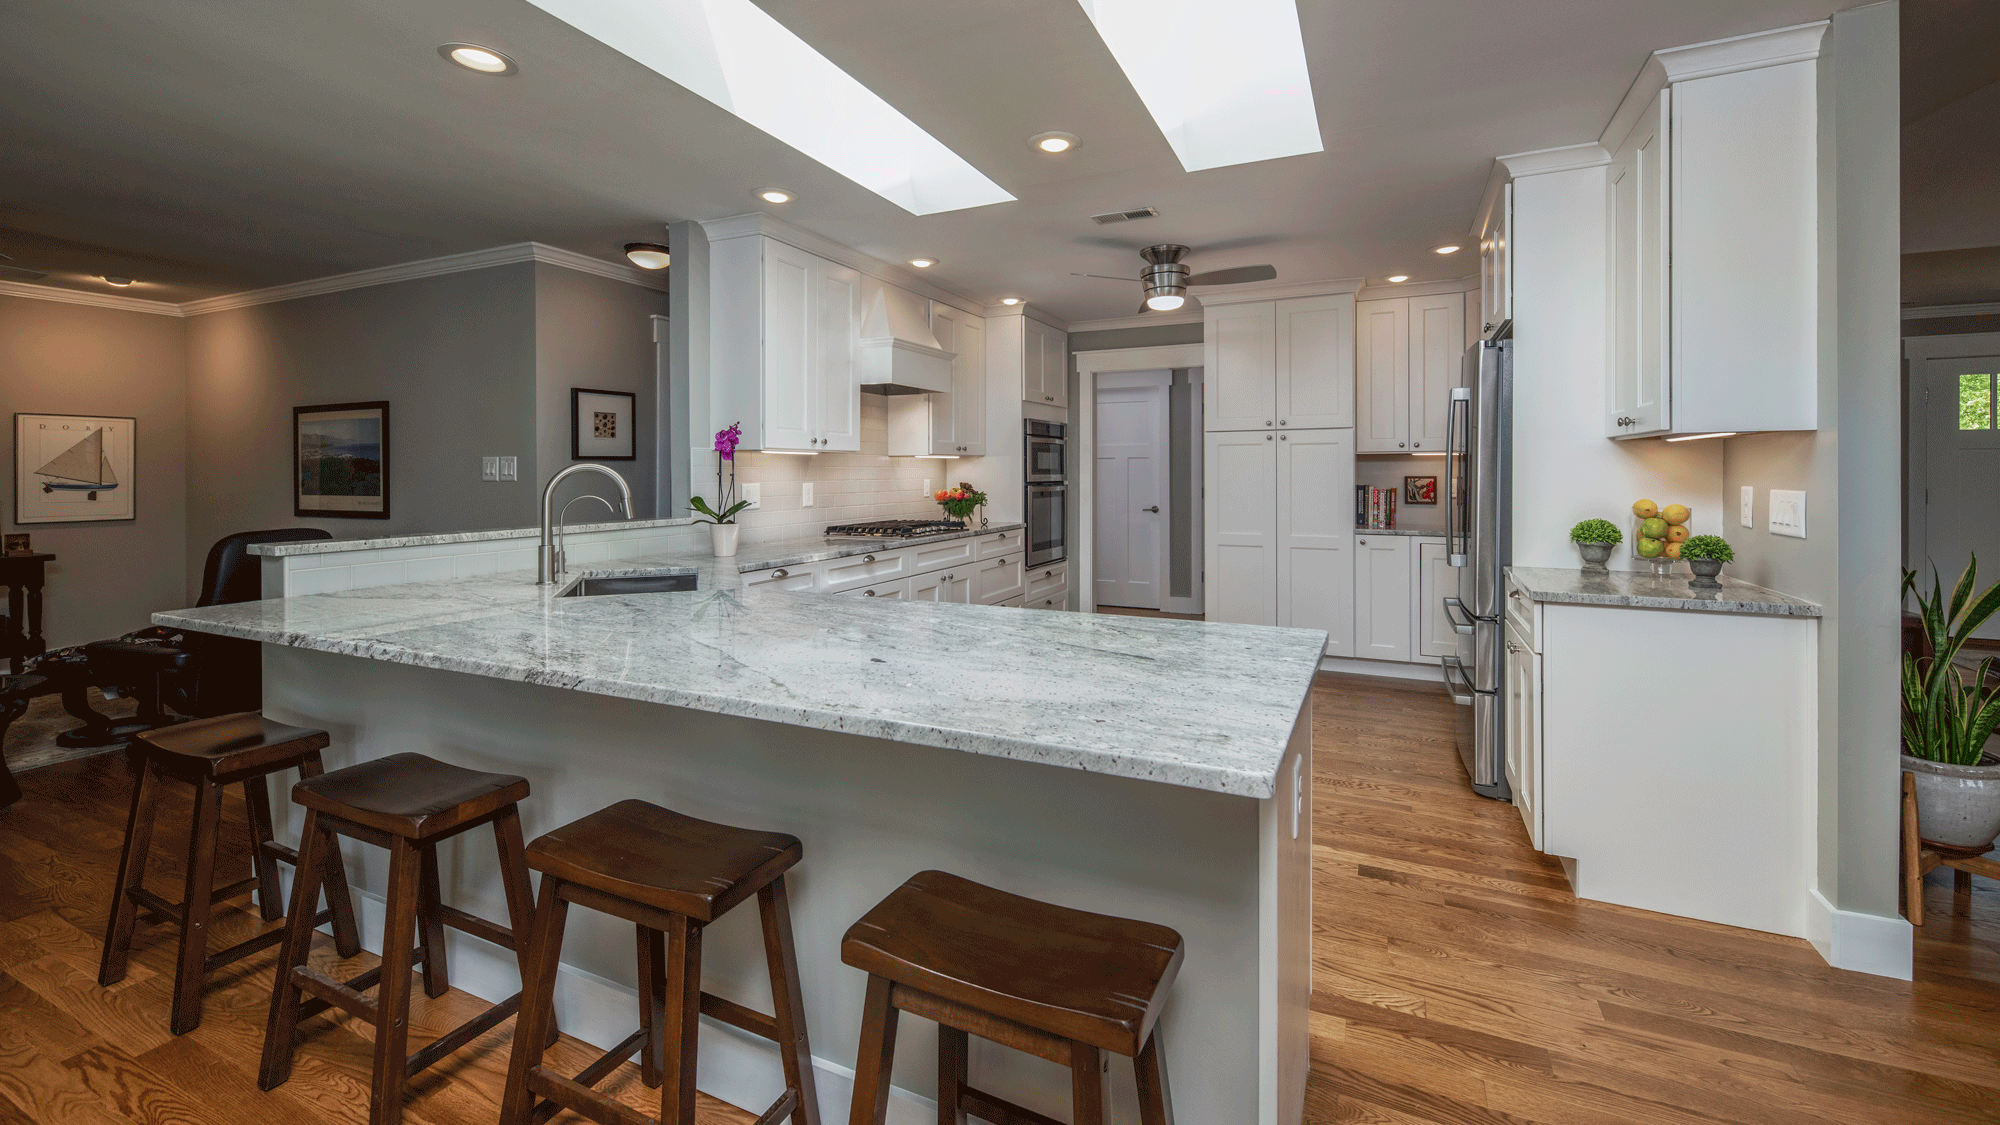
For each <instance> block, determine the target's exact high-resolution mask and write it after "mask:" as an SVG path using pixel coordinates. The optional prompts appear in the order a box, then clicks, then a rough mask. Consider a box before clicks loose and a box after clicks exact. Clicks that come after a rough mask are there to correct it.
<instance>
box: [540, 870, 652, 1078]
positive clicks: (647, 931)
mask: <svg viewBox="0 0 2000 1125" xmlns="http://www.w3.org/2000/svg"><path fill="white" fill-rule="evenodd" d="M542 877H543V878H544V879H546V878H548V876H546V875H544V876H542ZM632 928H633V929H634V930H635V931H637V933H638V945H639V1030H641V1031H643V1032H645V1033H646V1042H645V1045H644V1046H641V1047H640V1048H639V1080H640V1081H641V1082H644V1083H645V1084H646V1085H647V1086H648V1087H650V1088H652V1089H655V1090H657V1089H659V1088H660V1062H661V1059H662V1058H663V1057H664V1056H665V1054H666V1050H667V1007H666V1006H667V935H665V934H663V933H661V932H660V931H658V930H656V929H653V928H652V927H650V926H639V925H635V926H633V927H632Z"/></svg>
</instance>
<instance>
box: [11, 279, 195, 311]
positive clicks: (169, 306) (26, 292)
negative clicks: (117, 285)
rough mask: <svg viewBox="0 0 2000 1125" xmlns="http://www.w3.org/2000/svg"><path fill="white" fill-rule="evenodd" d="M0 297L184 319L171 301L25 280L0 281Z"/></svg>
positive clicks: (179, 309)
mask: <svg viewBox="0 0 2000 1125" xmlns="http://www.w3.org/2000/svg"><path fill="white" fill-rule="evenodd" d="M0 297H26V298H28V299H29V300H31V301H54V302H56V303H57V304H59V305H88V306H89V307H91V308H94V309H116V310H118V311H119V312H135V313H150V314H151V315H153V316H185V315H187V314H186V313H183V312H182V311H181V306H180V305H177V304H174V303H173V302H172V301H148V300H146V299H145V298H144V297H125V296H120V295H119V294H116V293H91V292H88V291H85V290H82V289H57V288H55V287H53V286H49V285H33V284H30V283H28V282H25V281H0Z"/></svg>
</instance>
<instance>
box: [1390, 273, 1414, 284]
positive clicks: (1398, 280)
mask: <svg viewBox="0 0 2000 1125" xmlns="http://www.w3.org/2000/svg"><path fill="white" fill-rule="evenodd" d="M1408 280H1410V275H1409V274H1406V273H1399V274H1395V275H1393V276H1391V277H1390V278H1389V284H1391V285H1401V284H1402V283H1404V282H1405V281H1408Z"/></svg>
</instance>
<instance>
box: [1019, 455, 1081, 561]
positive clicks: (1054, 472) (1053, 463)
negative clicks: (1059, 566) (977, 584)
mask: <svg viewBox="0 0 2000 1125" xmlns="http://www.w3.org/2000/svg"><path fill="white" fill-rule="evenodd" d="M1024 430H1025V434H1024V436H1023V438H1022V441H1023V443H1024V448H1023V453H1024V457H1023V463H1024V464H1025V466H1026V468H1027V478H1028V483H1027V490H1028V496H1027V503H1026V504H1025V505H1023V509H1022V510H1023V511H1025V512H1026V513H1027V521H1028V565H1029V566H1031V567H1035V566H1043V565H1046V564H1048V563H1053V562H1061V561H1062V560H1063V559H1066V558H1068V557H1069V540H1068V538H1067V531H1066V530H1065V529H1066V528H1067V527H1068V525H1069V440H1068V436H1067V435H1068V433H1069V427H1068V426H1066V425H1065V424H1063V423H1061V422H1044V421H1041V420H1040V419H1038V418H1029V419H1027V421H1026V423H1025V424H1024Z"/></svg>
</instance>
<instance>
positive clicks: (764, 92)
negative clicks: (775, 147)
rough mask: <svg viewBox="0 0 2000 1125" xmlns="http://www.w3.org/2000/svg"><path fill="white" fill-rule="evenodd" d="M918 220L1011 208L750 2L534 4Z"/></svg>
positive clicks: (954, 157) (968, 168)
mask: <svg viewBox="0 0 2000 1125" xmlns="http://www.w3.org/2000/svg"><path fill="white" fill-rule="evenodd" d="M531 2H532V3H533V4H534V5H535V6H536V7H538V8H540V9H542V10H543V11H545V12H547V13H549V14H550V15H552V16H555V17H556V18H557V19H559V20H562V21H563V22H565V23H567V24H569V25H570V26H572V27H574V28H576V29H577V30H578V31H581V32H583V33H584V34H586V35H588V36H590V37H591V38H593V39H596V40H598V41H599V42H602V43H603V44H604V45H606V46H608V47H611V48H612V49H614V50H617V51H619V52H622V53H623V54H625V55H627V56H629V57H631V58H632V59H633V60H634V61H636V62H639V63H641V64H643V65H645V66H647V67H650V68H652V69H653V70H655V71H658V72H659V73H660V74H662V75H665V76H666V77H667V78H669V79H672V80H673V81H674V82H676V83H678V84H680V85H681V86H685V87H686V88H687V89H689V90H692V91H693V92H695V93H697V94H700V95H701V96H702V97H704V98H707V99H708V100H709V101H711V102H714V103H715V104H716V105H718V106H721V107H722V108H723V109H726V110H728V111H729V112H731V113H733V114H735V115H736V116H738V117H740V118H742V119H743V120H745V121H747V122H749V123H750V124H752V125H755V126H756V127H757V128H759V129H762V130H764V131H765V132H766V133H769V134H771V135H772V136H773V137H776V138H778V139H779V140H781V141H783V142H785V143H786V144H788V145H790V146H792V147H793V148H795V149H798V150H799V151H800V152H803V153H805V154H806V155H807V156H810V157H812V158H813V159H814V160H817V161H819V162H820V163H822V164H824V165H826V166H827V167H829V168H831V169H833V170H834V171H836V172H839V173H840V174H841V175H843V176H846V177H847V178H848V179H850V180H853V181H854V182H855V183H857V184H860V185H861V186H862V187H865V188H867V189H868V190H870V191H872V192H874V193H876V194H877V195H880V196H881V197H882V198H884V199H887V200H888V201H889V202H891V203H894V204H895V205H897V206H898V207H901V208H903V209H904V210H905V211H908V212H910V213H911V214H914V215H931V214H936V213H937V212H940V211H957V210H961V209H963V208H967V207H983V206H985V205H987V204H989V203H1005V202H1007V201H1008V200H1011V199H1013V198H1014V197H1013V196H1012V195H1009V194H1008V193H1007V192H1006V191H1005V190H1004V189H1002V188H1001V187H1000V185H998V184H996V183H994V182H993V181H992V180H989V179H987V178H986V177H985V176H984V175H983V174H981V173H980V171H979V169H977V168H974V167H973V166H972V165H970V164H968V163H966V162H965V160H964V159H963V158H961V157H960V156H959V155H958V154H957V153H955V152H953V151H951V150H950V149H948V148H946V147H945V146H944V145H943V144H942V143H940V142H939V141H938V139H937V138H936V137H933V136H931V135H930V134H929V133H926V132H924V131H923V130H922V129H921V128H919V127H918V126H917V124H916V123H915V122H913V121H911V120H910V119H909V118H907V117H905V116H903V115H902V114H901V113H899V112H898V111H897V110H896V108H895V107H894V106H892V105H890V104H889V103H888V102H885V101H883V100H882V99H881V98H879V97H877V96H876V95H875V94H874V93H873V92H872V91H870V90H869V89H868V88H867V87H866V86H863V85H862V84H861V83H859V82H857V81H855V80H854V79H853V77H851V76H850V75H849V74H848V73H847V72H846V71H844V70H842V69H840V68H839V67H837V66H835V65H834V64H833V63H832V62H830V61H828V59H827V58H826V57H825V56H824V55H821V54H820V53H819V52H818V51H815V50H813V49H812V47H810V46H808V45H807V44H806V42H805V41H804V40H802V39H800V38H799V37H798V36H796V35H794V34H792V33H791V32H790V31H788V30H786V28H785V26H784V25H783V24H780V23H779V22H778V21H777V20H774V19H772V18H771V17H770V16H769V15H767V14H765V13H764V11H763V9H761V8H758V7H757V6H756V5H755V4H753V3H751V2H750V0H672V2H662V0H531Z"/></svg>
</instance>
